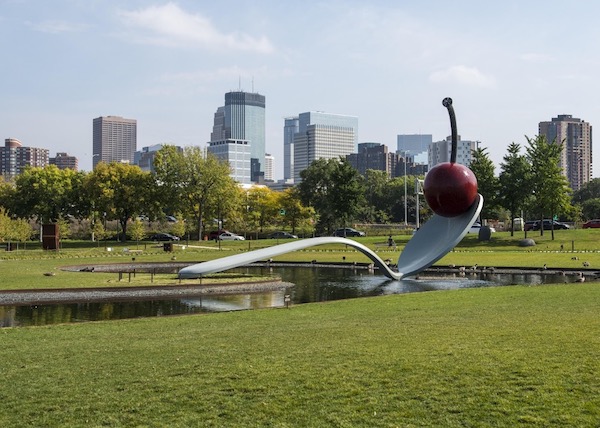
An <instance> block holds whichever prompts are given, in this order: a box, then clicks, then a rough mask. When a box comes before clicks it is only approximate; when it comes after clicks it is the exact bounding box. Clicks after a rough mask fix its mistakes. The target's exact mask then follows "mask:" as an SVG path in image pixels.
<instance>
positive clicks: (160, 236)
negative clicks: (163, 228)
mask: <svg viewBox="0 0 600 428" xmlns="http://www.w3.org/2000/svg"><path fill="white" fill-rule="evenodd" d="M150 239H151V240H152V241H179V237H178V236H175V235H171V234H170V233H155V234H154V235H152V236H151V237H150Z"/></svg>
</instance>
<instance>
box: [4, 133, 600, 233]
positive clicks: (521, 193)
mask: <svg viewBox="0 0 600 428" xmlns="http://www.w3.org/2000/svg"><path fill="white" fill-rule="evenodd" d="M526 139H527V144H526V145H525V146H524V147H521V146H520V145H519V144H516V143H512V144H510V145H509V146H508V148H507V153H506V155H505V156H504V157H503V161H502V163H501V164H500V168H499V169H500V173H499V175H497V176H496V175H495V168H494V164H493V162H492V161H491V160H490V159H489V156H488V154H487V151H486V149H484V148H478V149H476V150H474V151H473V157H472V163H471V165H470V167H471V169H472V170H473V172H474V173H475V175H476V177H477V180H478V185H479V192H480V193H481V194H482V195H483V197H484V200H485V204H484V209H483V211H482V215H481V216H482V219H499V220H502V221H505V222H506V224H508V222H510V220H511V219H513V218H515V217H521V215H523V216H524V217H525V218H528V219H543V218H552V217H555V216H556V217H559V218H561V219H563V220H571V221H578V220H581V219H590V218H600V179H594V180H592V181H591V182H589V183H588V184H586V185H585V186H583V188H582V189H580V190H579V191H577V192H575V193H573V192H572V191H571V189H570V188H569V185H568V182H567V180H566V178H565V177H564V176H563V175H562V173H561V169H560V167H559V160H560V155H561V151H562V145H561V144H557V143H556V142H548V141H547V140H546V138H545V137H544V136H537V137H535V138H528V137H526ZM229 172H230V171H229V166H228V164H227V163H224V162H220V161H219V160H217V159H216V158H215V157H213V156H211V155H205V154H204V153H203V152H202V149H200V148H199V147H187V148H185V149H184V150H183V151H179V150H177V149H176V148H175V146H170V145H166V146H164V147H163V148H161V149H160V150H159V151H158V152H157V154H156V157H155V162H154V173H150V172H146V171H142V170H141V169H140V168H139V167H137V166H134V165H129V164H122V163H109V164H106V163H99V164H98V165H97V166H96V168H95V169H94V171H92V172H77V171H73V170H70V169H64V170H61V169H58V168H57V167H56V166H53V165H50V166H47V167H45V168H28V169H26V170H25V172H23V173H22V174H20V175H19V176H17V177H15V179H14V180H13V181H10V182H2V183H1V185H0V239H1V240H3V241H8V240H9V239H22V236H23V234H24V232H23V225H22V224H23V221H35V222H37V223H39V224H42V223H59V224H62V225H64V224H68V223H69V222H70V221H72V220H84V219H86V220H88V221H89V234H90V235H91V236H94V235H95V236H97V237H100V236H103V235H105V234H106V233H107V231H106V223H107V222H108V221H113V222H117V223H118V224H119V227H120V230H121V231H122V238H123V239H126V237H127V236H128V232H129V235H131V236H132V237H134V238H136V239H138V238H139V239H141V238H143V235H144V233H145V229H144V227H143V224H141V223H142V222H143V221H145V220H148V221H150V222H151V221H153V220H161V219H164V217H165V215H174V216H175V217H177V219H179V220H181V221H180V222H178V223H177V225H174V226H172V227H173V230H174V231H176V232H177V234H178V235H180V236H183V235H184V234H187V235H188V236H189V237H191V238H192V239H198V240H201V239H202V238H203V237H204V236H205V235H206V234H207V231H209V230H214V229H215V228H217V227H219V225H221V226H222V227H223V228H227V229H229V230H234V231H238V232H242V231H243V232H244V233H247V234H250V236H253V235H255V236H256V237H258V236H260V235H261V234H262V233H264V232H265V231H269V230H274V229H276V228H277V229H284V230H290V231H291V232H292V233H298V232H301V233H302V234H304V235H305V236H308V235H313V234H316V235H322V234H331V233H332V231H333V230H334V229H336V228H338V227H346V226H350V225H353V224H356V223H365V224H373V223H378V224H389V223H403V222H404V223H410V224H414V223H416V222H417V220H419V221H421V222H424V221H426V220H427V219H428V218H429V216H431V215H432V213H431V210H430V209H429V207H428V206H427V204H426V203H425V202H424V199H423V198H422V197H421V198H420V200H419V195H418V194H417V192H416V189H417V183H418V181H419V180H422V179H423V177H419V176H404V177H394V178H390V177H388V176H387V174H386V173H385V172H384V171H375V170H369V171H367V173H366V175H365V176H362V175H361V174H360V173H359V172H358V171H357V170H356V169H355V168H354V167H352V166H351V165H350V164H349V163H348V162H347V161H346V160H345V159H343V158H340V159H319V160H316V161H315V162H313V163H312V164H311V165H310V166H309V167H308V168H307V169H306V170H304V171H302V173H301V178H302V181H301V183H299V184H298V185H297V186H295V187H293V188H291V189H287V190H286V191H283V192H276V191H273V190H270V189H269V188H267V187H264V186H263V187H260V186H254V187H251V188H247V189H245V188H242V187H240V186H239V185H238V184H237V183H236V182H235V181H234V180H233V179H232V178H231V177H230V175H229ZM18 220H19V221H21V223H19V225H20V226H19V227H18V228H17V221H18ZM11 221H12V223H11ZM11 225H12V226H11ZM19 228H20V232H19V233H17V232H16V230H17V229H19ZM13 229H14V230H13ZM61 230H62V228H61ZM65 233H68V232H67V231H66V230H65ZM542 233H543V231H542ZM13 236H18V238H12V237H13Z"/></svg>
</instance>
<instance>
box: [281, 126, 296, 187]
mask: <svg viewBox="0 0 600 428" xmlns="http://www.w3.org/2000/svg"><path fill="white" fill-rule="evenodd" d="M299 126H300V124H299V120H298V117H286V118H285V123H284V125H283V179H284V180H291V179H293V178H294V135H296V134H297V133H298V129H299Z"/></svg>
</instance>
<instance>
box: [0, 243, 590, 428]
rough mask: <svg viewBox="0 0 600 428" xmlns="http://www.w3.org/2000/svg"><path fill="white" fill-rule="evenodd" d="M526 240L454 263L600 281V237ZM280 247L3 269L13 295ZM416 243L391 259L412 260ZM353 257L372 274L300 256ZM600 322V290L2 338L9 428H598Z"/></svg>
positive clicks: (44, 257) (454, 257)
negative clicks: (135, 264)
mask: <svg viewBox="0 0 600 428" xmlns="http://www.w3.org/2000/svg"><path fill="white" fill-rule="evenodd" d="M521 237H522V236H517V237H513V238H511V237H510V236H509V235H508V234H507V233H497V234H495V235H494V239H493V240H492V241H490V242H485V243H480V242H478V241H477V239H476V237H473V236H468V237H467V238H465V240H463V242H462V243H461V244H460V245H459V246H458V247H457V248H456V249H455V251H453V252H451V253H450V254H448V255H447V256H446V257H445V258H444V259H443V260H442V261H440V264H447V263H456V264H465V265H472V264H474V263H478V264H479V265H480V266H483V265H488V266H502V265H504V266H527V265H529V266H538V265H542V264H544V263H547V264H548V266H554V265H556V266H562V267H569V266H570V265H573V266H577V267H579V266H580V265H581V263H582V260H586V261H587V260H589V262H590V264H591V267H592V268H600V259H599V258H598V257H599V256H598V254H599V253H598V251H599V250H600V248H599V247H600V231H559V232H557V234H556V238H557V239H556V240H555V241H552V240H550V239H549V233H547V234H546V235H545V236H544V238H543V239H540V238H539V236H536V234H530V237H533V238H534V239H536V241H538V245H537V246H536V247H529V248H521V247H518V240H519V239H520V238H521ZM360 241H361V242H364V243H366V244H367V245H369V246H371V247H372V248H374V247H375V244H376V243H378V242H380V241H381V238H377V237H367V238H364V239H361V240H360ZM398 241H402V240H401V239H398ZM404 242H405V241H404ZM274 243H275V242H274V241H266V240H265V241H255V242H250V243H248V242H245V243H237V242H231V243H226V244H227V245H222V246H221V249H219V248H218V246H217V245H216V244H214V243H208V244H207V245H205V243H196V245H193V244H194V243H190V244H192V247H188V248H187V249H185V250H183V249H181V248H180V247H179V248H177V249H176V251H175V252H174V253H165V252H164V251H162V248H160V247H152V246H148V245H147V246H146V247H145V248H144V247H143V245H141V246H140V248H143V249H144V251H143V253H142V254H135V255H131V254H130V253H126V252H124V251H123V248H124V246H123V245H116V246H114V248H113V251H110V252H108V251H106V250H105V249H104V248H103V247H94V246H91V247H90V246H89V244H87V243H77V242H73V243H68V242H67V243H65V246H64V248H63V249H62V250H61V251H60V252H59V253H55V252H43V251H42V250H39V249H35V248H29V249H27V250H19V251H16V252H6V253H4V254H2V255H1V256H0V277H2V278H3V281H2V282H1V285H0V287H2V288H4V289H8V288H21V289H24V288H54V287H75V286H92V285H94V286H97V285H104V286H113V285H127V283H125V284H123V283H118V281H117V275H116V274H99V273H79V272H65V271H62V270H60V266H64V265H73V264H92V265H93V264H96V263H114V262H116V263H119V262H120V263H125V262H130V261H131V259H132V258H133V257H135V258H136V260H137V261H169V260H172V258H173V257H176V259H177V260H178V261H182V260H187V261H200V260H208V259H211V258H215V257H221V256H223V255H228V254H235V253H236V252H239V251H247V250H248V246H250V249H253V248H257V247H258V246H259V245H272V244H274ZM561 243H562V244H563V249H562V250H561V249H560V244H561ZM399 244H400V248H399V249H398V250H397V251H388V250H387V248H384V249H379V250H378V251H380V254H381V255H382V257H384V258H388V257H389V258H395V257H397V254H398V253H399V251H400V249H401V247H402V244H403V242H399ZM571 245H573V247H574V250H575V251H574V252H572V251H571V249H572V247H571ZM205 246H208V247H209V248H197V247H205ZM127 247H128V248H131V249H133V248H136V246H135V244H134V245H131V244H127ZM342 257H346V261H354V260H357V261H367V259H366V258H365V257H364V256H362V255H361V254H360V253H357V252H355V251H353V250H351V249H347V248H346V247H345V246H340V245H332V246H322V247H319V248H316V249H311V250H306V251H300V252H296V253H293V254H288V255H286V256H282V258H283V259H286V260H291V261H298V260H312V259H317V260H318V261H341V260H342ZM574 257H576V258H577V259H576V260H572V259H573V258H574ZM47 272H54V273H55V275H54V276H45V275H43V274H44V273H47ZM140 283H143V281H136V284H140ZM598 313H600V287H599V285H598V283H584V284H577V285H575V284H571V285H557V286H533V287H525V286H513V287H495V288H480V289H463V290H455V291H438V292H427V293H415V294H405V295H393V296H382V297H375V298H361V299H356V300H346V301H337V302H329V303H316V304H308V305H300V306H294V307H292V308H291V309H289V310H288V309H270V310H259V311H247V312H231V313H218V314H208V315H194V316H176V317H164V318H152V319H136V320H125V321H109V322H91V323H83V324H70V325H51V326H46V327H28V328H6V329H0V373H1V376H0V379H1V380H2V386H3V387H2V388H0V426H49V427H54V426H56V427H90V426H115V427H121V426H136V427H141V426H145V427H154V426H156V427H158V426H169V427H189V426H206V427H229V426H232V427H234V426H235V427H237V426H244V427H269V426H270V427H299V426H302V427H304V426H309V427H321V426H335V427H396V426H399V427H421V426H433V427H475V426H477V427H513V426H539V427H548V426H556V427H563V426H577V427H595V426H598V425H599V423H600V378H599V376H598V373H599V371H600V361H599V359H598V355H599V354H600V317H598Z"/></svg>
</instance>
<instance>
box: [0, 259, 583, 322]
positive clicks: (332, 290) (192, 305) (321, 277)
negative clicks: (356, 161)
mask: <svg viewBox="0 0 600 428" xmlns="http://www.w3.org/2000/svg"><path fill="white" fill-rule="evenodd" d="M234 271H235V272H240V273H251V274H258V275H273V276H276V277H281V279H282V280H283V281H285V282H290V283H293V284H295V285H294V286H293V287H290V288H289V289H286V290H276V291H268V292H261V293H251V294H236V295H223V296H217V295H210V296H207V297H202V298H198V297H194V298H189V299H176V300H141V301H140V300H135V301H122V300H119V301H115V302H82V303H69V304H48V305H30V306H0V327H19V326H32V325H47V324H57V323H72V322H82V321H97V320H116V319H125V318H139V317H154V316H166V315H180V314H196V313H206V312H223V311H234V310H247V309H261V308H269V307H283V306H284V305H285V304H286V303H287V302H286V301H285V299H286V295H287V296H289V299H290V303H291V304H301V303H311V302H323V301H330V300H341V299H353V298H357V297H365V296H379V295H386V294H400V293H415V292H422V291H433V290H450V289H458V288H471V287H491V286H506V285H514V284H530V285H537V284H551V283H564V282H573V281H574V280H573V279H571V277H568V276H559V275H542V274H536V273H527V274H477V275H466V276H442V275H438V276H435V275H429V274H428V275H427V277H422V278H421V279H407V280H403V281H393V280H390V279H388V278H386V277H385V276H383V275H378V274H374V273H372V272H370V271H368V270H353V269H344V268H323V267H304V268H301V267H273V268H259V267H252V268H238V269H235V270H232V272H234ZM82 275H93V274H90V273H82Z"/></svg>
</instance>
